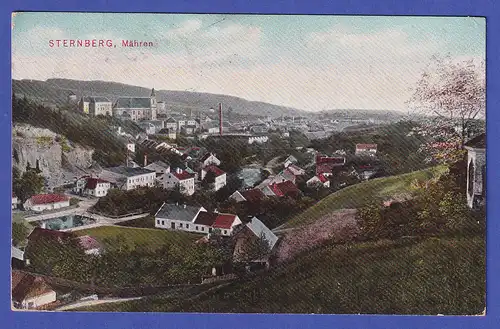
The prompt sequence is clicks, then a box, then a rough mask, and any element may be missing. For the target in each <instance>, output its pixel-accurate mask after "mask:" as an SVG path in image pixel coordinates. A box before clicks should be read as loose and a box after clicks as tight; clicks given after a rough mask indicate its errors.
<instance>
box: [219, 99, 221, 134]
mask: <svg viewBox="0 0 500 329" xmlns="http://www.w3.org/2000/svg"><path fill="white" fill-rule="evenodd" d="M219 134H220V135H221V136H222V103H219Z"/></svg>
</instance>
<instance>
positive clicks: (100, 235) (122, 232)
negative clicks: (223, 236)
mask: <svg viewBox="0 0 500 329" xmlns="http://www.w3.org/2000/svg"><path fill="white" fill-rule="evenodd" d="M75 233H76V234H78V235H90V236H93V237H95V238H96V239H98V240H100V241H101V242H103V241H104V239H105V238H116V237H119V236H121V237H122V238H123V239H124V240H123V242H124V243H125V244H127V245H128V246H129V247H131V248H134V247H135V246H148V247H149V248H151V249H156V248H159V247H161V246H164V245H167V244H176V245H185V246H188V245H190V244H192V243H193V242H194V241H195V240H197V239H199V238H200V237H201V236H200V235H196V234H191V233H187V232H180V231H168V230H161V229H149V228H135V227H118V226H101V227H96V228H91V229H87V230H81V231H75Z"/></svg>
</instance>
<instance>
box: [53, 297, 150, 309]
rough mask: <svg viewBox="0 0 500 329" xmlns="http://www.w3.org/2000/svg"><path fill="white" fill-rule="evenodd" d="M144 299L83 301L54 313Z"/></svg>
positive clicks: (63, 307)
mask: <svg viewBox="0 0 500 329" xmlns="http://www.w3.org/2000/svg"><path fill="white" fill-rule="evenodd" d="M141 298H143V297H134V298H109V299H98V300H86V301H81V302H77V303H74V304H70V305H65V306H62V307H59V308H56V309H55V310H54V311H68V310H73V309H76V308H81V307H88V306H94V305H99V304H109V303H122V302H128V301H131V300H138V299H141Z"/></svg>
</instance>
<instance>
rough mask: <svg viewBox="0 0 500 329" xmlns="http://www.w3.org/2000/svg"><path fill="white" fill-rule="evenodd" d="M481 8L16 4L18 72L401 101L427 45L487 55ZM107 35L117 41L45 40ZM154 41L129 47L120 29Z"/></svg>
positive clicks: (271, 95)
mask: <svg viewBox="0 0 500 329" xmlns="http://www.w3.org/2000/svg"><path fill="white" fill-rule="evenodd" d="M485 24H486V21H485V19H483V18H467V17H461V18H460V17H390V16H385V17H376V16H286V15H283V16H260V15H180V14H175V15H174V14H109V13H105V14H104V13H17V14H16V15H15V17H14V18H13V31H12V62H13V65H12V70H13V71H12V73H13V78H14V79H36V80H46V79H48V78H69V79H80V80H104V81H115V82H121V83H126V84H132V85H139V86H143V87H148V88H152V87H154V88H156V89H168V90H186V91H199V92H209V93H217V94H227V95H233V96H239V97H242V98H245V99H248V100H254V101H264V102H269V103H273V104H277V105H285V106H291V107H296V108H299V109H304V110H309V111H318V110H325V109H348V108H356V109H386V110H404V109H405V101H406V100H407V99H408V98H409V96H410V93H411V88H412V87H413V85H414V84H415V82H416V80H417V79H418V77H419V75H420V74H421V72H422V69H423V68H424V67H425V66H426V65H427V64H428V62H429V59H430V57H431V56H432V55H437V54H441V55H445V54H450V55H451V56H452V57H454V58H456V59H457V60H459V59H468V58H472V59H476V60H481V59H484V58H485V42H486V34H485ZM51 39H112V40H113V42H114V43H115V44H117V47H116V48H50V47H49V40H51ZM123 39H124V40H138V41H154V42H156V43H157V44H158V46H157V47H155V48H122V47H121V40H123Z"/></svg>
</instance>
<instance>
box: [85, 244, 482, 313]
mask: <svg viewBox="0 0 500 329" xmlns="http://www.w3.org/2000/svg"><path fill="white" fill-rule="evenodd" d="M484 269H485V246H484V239H483V238H482V237H454V238H450V237H448V238H427V239H423V240H419V241H409V240H406V241H379V242H367V243H358V244H350V245H336V246H335V245H330V246H324V247H321V248H319V249H317V250H315V251H313V252H311V253H308V254H306V255H303V256H301V257H299V258H297V259H296V260H295V261H293V262H292V263H290V264H288V265H287V266H283V267H282V268H278V269H277V270H275V271H272V272H269V273H267V274H265V275H263V276H259V277H255V278H253V279H250V280H247V281H244V282H235V283H232V284H231V285H229V286H227V287H224V288H222V289H220V290H218V291H217V292H215V293H213V294H210V295H208V296H203V297H201V298H199V299H196V300H194V301H189V302H186V303H183V302H182V298H178V299H176V298H161V297H156V298H149V299H147V300H141V301H138V302H136V301H134V302H126V303H119V304H118V303H117V304H109V305H102V306H96V307H93V308H91V309H86V310H88V311H133V312H140V311H154V312H162V311H163V312H183V311H184V312H224V313H226V312H237V313H336V314H347V313H355V314H356V313H362V314H367V313H374V314H434V315H436V314H478V313H481V312H482V311H483V309H484V306H485V271H484Z"/></svg>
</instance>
